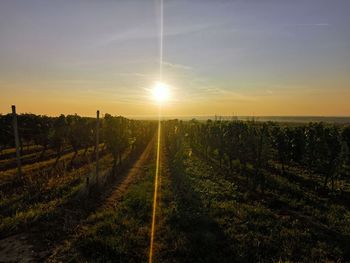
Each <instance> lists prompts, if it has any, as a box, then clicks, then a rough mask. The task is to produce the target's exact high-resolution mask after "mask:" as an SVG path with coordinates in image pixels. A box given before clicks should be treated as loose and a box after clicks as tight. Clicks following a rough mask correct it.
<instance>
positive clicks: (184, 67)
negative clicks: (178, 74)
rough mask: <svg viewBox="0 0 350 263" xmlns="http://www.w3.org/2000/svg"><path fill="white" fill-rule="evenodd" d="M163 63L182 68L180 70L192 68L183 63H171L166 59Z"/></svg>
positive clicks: (170, 66) (167, 65)
mask: <svg viewBox="0 0 350 263" xmlns="http://www.w3.org/2000/svg"><path fill="white" fill-rule="evenodd" d="M163 65H164V66H166V67H169V68H175V69H182V70H193V68H192V67H190V66H187V65H183V64H176V63H171V62H168V61H163Z"/></svg>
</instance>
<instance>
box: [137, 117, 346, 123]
mask: <svg viewBox="0 0 350 263" xmlns="http://www.w3.org/2000/svg"><path fill="white" fill-rule="evenodd" d="M132 117H133V118H135V119H140V120H156V117H154V116H132ZM163 119H164V120H172V119H179V120H191V119H196V120H200V121H203V120H220V119H221V120H228V121H231V120H245V121H246V120H256V121H273V122H295V123H308V122H325V123H339V124H350V117H337V116H334V117H333V116H331V117H329V116H328V117H322V116H219V115H218V116H215V115H212V116H210V115H205V116H204V115H198V116H196V115H194V116H163Z"/></svg>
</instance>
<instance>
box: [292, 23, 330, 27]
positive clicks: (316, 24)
mask: <svg viewBox="0 0 350 263" xmlns="http://www.w3.org/2000/svg"><path fill="white" fill-rule="evenodd" d="M287 26H309V27H323V26H330V24H328V23H309V24H287Z"/></svg>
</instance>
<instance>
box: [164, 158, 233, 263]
mask: <svg viewBox="0 0 350 263" xmlns="http://www.w3.org/2000/svg"><path fill="white" fill-rule="evenodd" d="M169 166H170V172H169V173H168V178H169V181H170V183H169V184H170V189H171V191H172V194H173V200H172V205H171V208H170V211H169V215H168V218H167V222H166V224H167V227H168V233H169V232H170V233H169V237H168V239H169V240H168V241H167V242H168V244H167V250H166V251H162V254H161V259H160V261H159V262H232V260H234V258H235V256H234V255H233V253H232V252H230V251H229V248H230V244H228V239H227V238H226V236H225V233H224V232H223V231H222V229H221V228H220V226H219V225H218V224H217V222H216V221H215V220H214V219H213V218H211V217H210V216H209V213H208V211H206V210H207V209H206V208H205V206H204V205H203V203H202V202H201V199H200V196H199V194H198V193H196V192H195V191H194V189H193V188H192V186H191V182H190V181H189V179H188V177H187V175H186V174H185V172H184V168H183V163H182V161H181V160H180V161H179V160H178V161H177V160H174V159H173V162H172V163H171V164H169ZM169 242H170V244H169Z"/></svg>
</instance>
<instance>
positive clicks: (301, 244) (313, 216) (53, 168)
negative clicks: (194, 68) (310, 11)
mask: <svg viewBox="0 0 350 263" xmlns="http://www.w3.org/2000/svg"><path fill="white" fill-rule="evenodd" d="M157 135H159V137H158V136H157ZM157 137H158V140H157ZM157 148H158V150H157ZM349 149H350V126H348V125H346V124H330V123H309V124H298V123H277V122H257V121H253V120H252V121H238V120H232V121H226V120H225V121H222V120H215V121H212V120H208V121H197V120H191V121H180V120H169V121H162V122H160V123H158V122H157V121H140V120H131V119H127V118H124V117H121V116H111V115H109V114H105V115H104V116H103V117H101V118H99V115H97V118H89V117H81V116H78V115H67V116H64V115H61V116H59V117H48V116H38V115H33V114H20V115H16V114H15V113H13V114H7V115H0V197H1V199H0V237H1V240H0V262H147V261H148V262H150V261H153V262H279V261H281V262H285V261H288V262H320V261H321V262H324V261H330V262H343V261H344V262H345V261H350V247H349V242H350V212H349V208H350V151H349ZM157 154H158V156H157ZM157 157H158V158H159V160H158V158H157ZM158 161H159V167H156V166H157V164H158ZM158 169H159V178H158V181H157V183H158V184H159V187H158V190H156V191H158V196H157V204H158V205H157V207H156V213H155V218H156V219H155V232H154V246H153V248H152V253H153V258H149V253H150V235H151V225H152V207H153V202H154V199H153V198H154V191H155V190H154V189H155V188H154V184H155V179H156V178H155V175H156V170H158Z"/></svg>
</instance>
